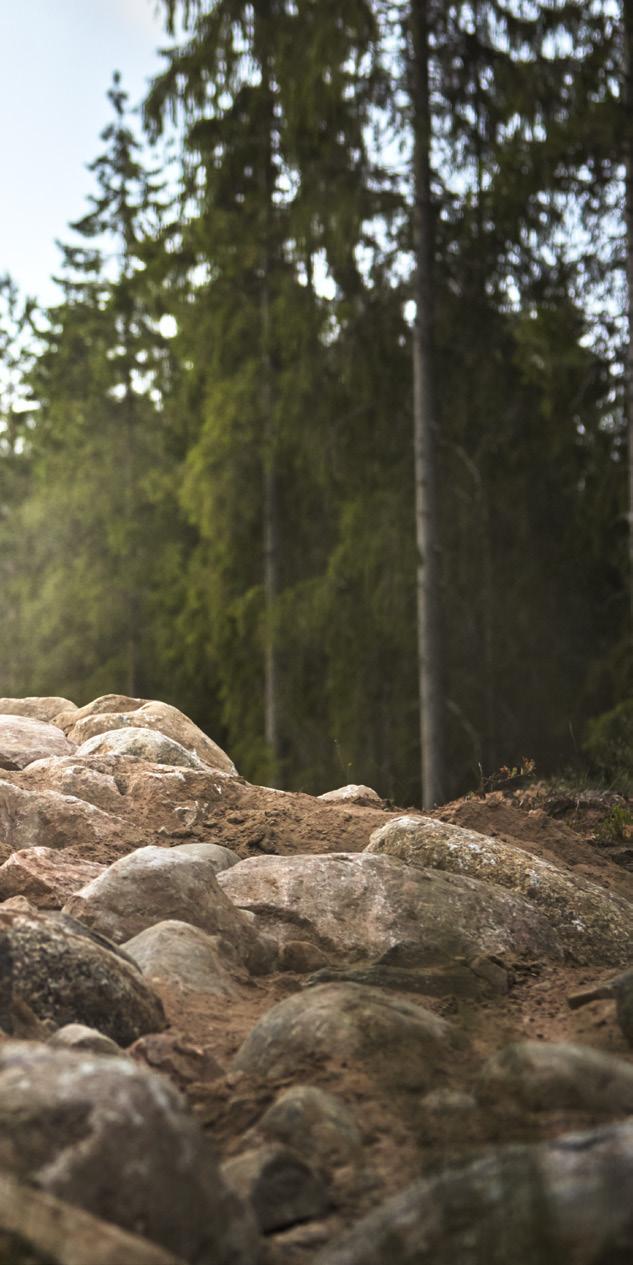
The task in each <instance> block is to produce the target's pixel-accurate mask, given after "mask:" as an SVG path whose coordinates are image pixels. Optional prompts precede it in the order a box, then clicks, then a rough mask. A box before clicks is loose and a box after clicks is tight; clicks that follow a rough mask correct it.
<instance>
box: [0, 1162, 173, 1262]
mask: <svg viewBox="0 0 633 1265" xmlns="http://www.w3.org/2000/svg"><path fill="white" fill-rule="evenodd" d="M0 1261H1V1262H2V1265H87V1263H88V1262H90V1265H183V1261H182V1258H181V1257H176V1256H174V1255H173V1254H172V1253H171V1252H166V1251H165V1250H164V1249H163V1248H161V1247H158V1245H157V1244H156V1243H150V1242H149V1241H148V1240H147V1239H141V1238H139V1237H138V1235H136V1234H130V1233H129V1232H128V1231H127V1230H121V1229H120V1228H119V1226H115V1225H112V1224H111V1222H107V1221H102V1220H101V1218H99V1217H93V1216H91V1214H90V1213H89V1212H84V1210H83V1209H82V1208H77V1207H76V1206H75V1205H73V1204H69V1203H65V1202H64V1200H62V1199H56V1198H55V1196H54V1195H45V1194H43V1193H42V1191H39V1190H35V1189H34V1188H33V1186H27V1185H26V1183H25V1182H18V1181H16V1180H15V1178H14V1177H10V1176H9V1174H8V1173H2V1174H1V1175H0Z"/></svg>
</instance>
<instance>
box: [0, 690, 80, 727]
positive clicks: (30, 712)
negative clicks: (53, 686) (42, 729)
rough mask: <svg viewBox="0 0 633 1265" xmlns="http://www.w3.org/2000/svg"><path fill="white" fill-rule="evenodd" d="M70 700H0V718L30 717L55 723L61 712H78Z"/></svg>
mask: <svg viewBox="0 0 633 1265" xmlns="http://www.w3.org/2000/svg"><path fill="white" fill-rule="evenodd" d="M76 711H77V707H76V705H75V703H71V701H70V699H68V698H52V697H51V698H48V697H42V698H40V697H39V696H38V695H34V696H32V697H31V698H0V716H30V717H31V719H32V720H43V721H48V722H51V721H54V720H55V718H56V717H57V716H58V715H59V713H60V712H66V713H68V714H70V713H71V712H76Z"/></svg>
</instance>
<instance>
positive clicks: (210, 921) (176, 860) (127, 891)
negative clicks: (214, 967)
mask: <svg viewBox="0 0 633 1265" xmlns="http://www.w3.org/2000/svg"><path fill="white" fill-rule="evenodd" d="M65 912H66V913H68V914H71V915H72V916H73V917H75V918H78V919H80V920H81V922H83V923H85V924H86V926H88V927H91V928H93V929H94V930H95V931H98V932H100V934H101V935H104V936H107V937H108V939H110V940H113V941H114V942H115V944H122V943H123V941H125V940H131V939H132V938H133V937H134V936H137V935H138V934H139V932H141V931H145V930H146V929H147V928H148V927H153V926H154V925H155V924H156V923H158V922H165V921H166V920H173V919H176V920H177V921H179V922H188V923H191V925H192V926H194V927H200V928H201V930H202V931H208V932H211V933H212V934H214V935H221V936H222V937H223V938H224V939H225V940H226V941H227V942H228V943H229V944H230V945H231V946H232V948H233V950H234V951H235V953H236V954H237V956H238V958H239V960H240V961H242V962H244V964H245V965H246V966H248V967H249V969H250V970H252V971H255V972H259V971H265V970H267V969H268V968H269V967H270V965H271V964H272V947H271V945H270V943H268V942H267V941H265V940H264V939H263V938H262V937H261V936H259V935H258V933H257V931H256V930H255V929H254V927H253V925H252V923H251V922H250V921H249V920H248V919H247V918H246V917H245V916H244V915H243V914H242V913H241V912H240V911H239V910H238V909H236V907H235V905H234V904H233V903H232V902H231V901H230V900H229V899H228V897H227V896H226V895H225V894H224V892H222V890H221V889H220V887H219V886H218V881H217V879H216V874H215V865H214V862H213V861H212V860H210V859H209V858H206V857H198V856H191V854H190V853H188V852H186V853H183V852H180V851H179V849H178V848H153V847H147V848H139V849H138V850H137V851H135V852H131V853H130V855H129V856H127V857H123V858H122V859H121V860H120V861H116V862H115V864H114V865H111V866H110V867H109V869H107V870H106V871H105V873H103V874H101V875H100V876H99V878H97V879H95V880H94V881H93V882H92V883H89V884H88V886H87V887H84V888H83V890H82V891H81V892H79V893H78V894H77V895H76V896H73V897H72V898H71V900H70V901H69V902H68V904H67V905H66V907H65Z"/></svg>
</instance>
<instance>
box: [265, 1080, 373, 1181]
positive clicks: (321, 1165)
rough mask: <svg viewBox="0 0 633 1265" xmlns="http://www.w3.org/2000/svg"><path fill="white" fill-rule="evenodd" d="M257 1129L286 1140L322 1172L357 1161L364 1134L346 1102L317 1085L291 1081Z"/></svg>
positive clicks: (280, 1140)
mask: <svg viewBox="0 0 633 1265" xmlns="http://www.w3.org/2000/svg"><path fill="white" fill-rule="evenodd" d="M257 1127H258V1130H259V1131H260V1132H261V1133H262V1134H263V1135H264V1136H265V1137H268V1138H272V1139H274V1140H275V1141H276V1142H284V1143H285V1144H286V1146H289V1147H291V1148H292V1150H293V1151H296V1152H297V1153H298V1154H299V1155H303V1156H304V1157H305V1158H306V1159H307V1160H309V1161H310V1162H311V1163H312V1164H314V1165H315V1166H316V1167H317V1168H318V1169H319V1170H321V1171H322V1172H328V1171H329V1170H330V1169H332V1168H336V1167H338V1166H340V1165H345V1164H354V1163H357V1162H358V1161H359V1159H360V1156H361V1150H362V1138H361V1134H360V1131H359V1129H358V1127H357V1125H356V1122H355V1120H354V1117H353V1115H352V1113H351V1112H350V1111H349V1110H348V1108H347V1107H346V1106H345V1104H344V1103H343V1102H342V1101H341V1100H340V1099H339V1098H336V1097H335V1096H334V1094H329V1093H327V1091H326V1090H324V1089H318V1088H317V1087H316V1086H315V1085H292V1086H291V1088H290V1089H286V1090H284V1091H283V1093H281V1094H280V1095H279V1097H278V1098H276V1099H275V1102H274V1103H273V1104H272V1106H270V1107H269V1108H268V1110H267V1111H265V1112H264V1115H263V1116H262V1117H261V1119H260V1120H259V1121H258V1125H257Z"/></svg>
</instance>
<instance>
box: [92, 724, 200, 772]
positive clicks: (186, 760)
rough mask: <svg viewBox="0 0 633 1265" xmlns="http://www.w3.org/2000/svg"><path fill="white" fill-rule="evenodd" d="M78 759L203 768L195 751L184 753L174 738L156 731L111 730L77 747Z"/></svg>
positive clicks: (143, 729) (139, 728)
mask: <svg viewBox="0 0 633 1265" xmlns="http://www.w3.org/2000/svg"><path fill="white" fill-rule="evenodd" d="M76 754H77V756H79V757H80V758H81V757H82V756H91V755H128V756H136V758H137V759H138V760H149V761H150V762H152V763H153V764H169V765H175V766H176V767H180V768H184V769H199V770H203V771H204V768H205V765H204V764H203V762H202V760H201V759H200V758H199V756H197V755H196V753H195V751H187V750H186V748H185V747H183V746H182V745H181V744H180V743H179V742H174V739H173V738H167V737H166V736H165V734H161V733H158V732H157V731H156V730H155V729H147V728H143V727H135V728H131V729H110V730H108V732H107V733H101V734H95V736H94V738H88V739H87V741H86V742H83V743H82V744H81V746H80V747H77V752H76Z"/></svg>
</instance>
